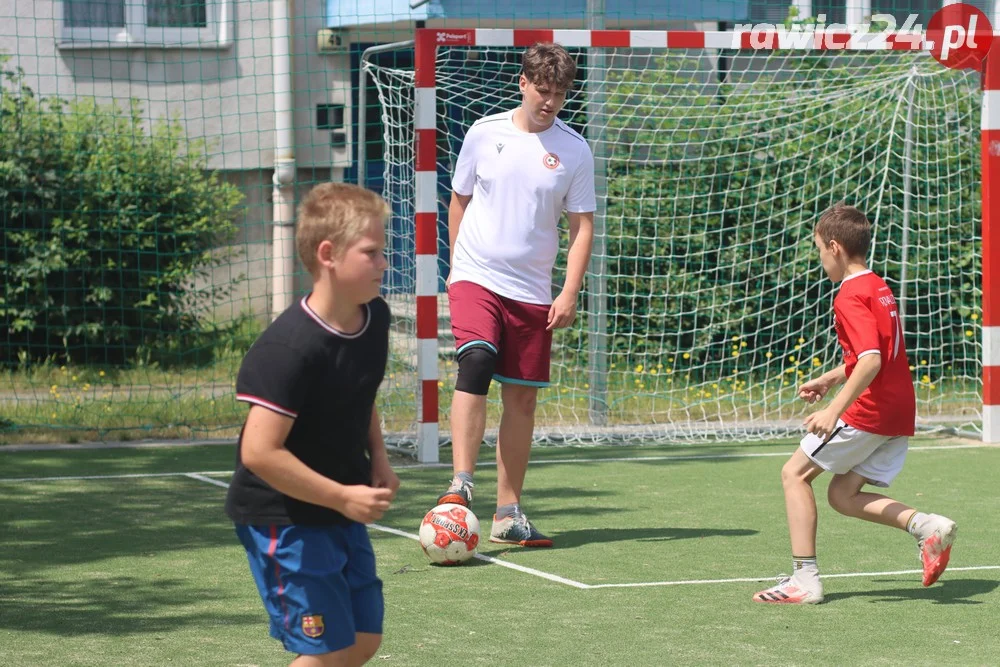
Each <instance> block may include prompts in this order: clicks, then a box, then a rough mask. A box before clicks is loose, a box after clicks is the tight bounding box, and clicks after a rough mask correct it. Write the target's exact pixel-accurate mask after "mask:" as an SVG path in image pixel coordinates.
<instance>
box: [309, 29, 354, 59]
mask: <svg viewBox="0 0 1000 667" xmlns="http://www.w3.org/2000/svg"><path fill="white" fill-rule="evenodd" d="M316 48H317V49H318V50H319V52H320V53H328V54H335V53H347V48H348V44H347V35H346V34H345V33H344V31H343V30H338V29H336V28H321V29H320V30H319V32H317V33H316Z"/></svg>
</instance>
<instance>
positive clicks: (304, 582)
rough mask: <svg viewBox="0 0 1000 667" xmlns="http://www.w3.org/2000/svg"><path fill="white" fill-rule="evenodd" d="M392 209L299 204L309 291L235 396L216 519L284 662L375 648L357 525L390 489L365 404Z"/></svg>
mask: <svg viewBox="0 0 1000 667" xmlns="http://www.w3.org/2000/svg"><path fill="white" fill-rule="evenodd" d="M388 215H389V208H388V206H387V205H386V203H385V202H384V201H383V200H382V199H381V198H380V197H379V196H378V195H376V194H374V193H372V192H369V191H368V190H365V189H363V188H359V187H356V186H353V185H345V184H340V183H326V184H323V185H319V186H317V187H315V188H314V189H313V190H312V191H311V192H310V193H309V194H308V195H307V196H306V198H305V200H304V201H303V202H302V205H301V207H300V208H299V215H298V232H297V235H296V243H297V246H298V251H299V256H300V257H301V259H302V262H303V263H304V264H305V266H306V268H308V269H309V272H310V274H311V275H312V278H313V290H312V293H310V294H309V295H308V296H306V297H305V298H303V299H302V300H301V301H299V302H297V303H295V304H293V305H292V306H291V307H290V308H288V309H287V310H286V311H285V312H283V313H282V314H281V315H280V316H279V317H278V318H277V319H276V320H275V321H274V322H273V323H271V325H270V326H269V327H268V328H267V330H265V331H264V333H263V334H261V336H260V338H258V339H257V341H256V342H255V343H254V344H253V346H252V347H251V348H250V350H249V351H248V352H247V355H246V357H245V358H244V359H243V364H242V366H241V367H240V372H239V376H238V379H237V382H236V398H237V400H240V401H244V402H246V403H249V404H250V412H249V414H248V415H247V419H246V422H245V423H244V425H243V430H242V432H241V433H240V440H239V448H238V453H237V462H236V473H235V475H234V476H233V481H232V484H230V487H229V493H228V495H227V497H226V514H228V515H229V517H230V518H231V519H232V520H233V521H234V522H235V524H236V533H237V535H238V536H239V538H240V541H241V542H242V543H243V546H244V547H245V548H246V551H247V557H248V559H249V561H250V570H251V572H252V573H253V577H254V581H255V582H256V584H257V589H258V591H259V592H260V596H261V599H262V600H263V602H264V606H265V607H266V608H267V611H268V614H269V615H270V618H271V636H273V637H274V638H275V639H278V640H280V641H281V642H282V643H283V644H284V646H285V649H287V650H288V651H291V652H293V653H296V654H298V656H297V657H296V658H295V660H293V661H292V664H293V665H296V666H299V667H304V666H305V665H341V664H343V665H360V664H362V663H364V662H366V661H368V660H369V659H370V658H371V657H372V656H374V655H375V652H376V651H377V650H378V647H379V644H380V643H381V639H382V617H383V612H384V603H383V598H382V582H381V580H380V579H379V578H378V576H376V574H375V555H374V553H373V551H372V546H371V542H370V541H369V539H368V532H367V529H366V528H365V525H364V524H366V523H371V522H372V521H375V520H377V519H379V518H381V517H382V515H383V513H384V512H385V511H386V510H387V509H388V508H389V503H390V502H391V501H392V499H393V497H394V496H395V494H396V489H397V488H398V487H399V479H398V478H397V477H396V474H395V473H394V472H393V471H392V467H391V466H390V464H389V458H388V456H387V454H386V451H385V442H384V440H383V438H382V430H381V426H380V422H379V417H378V413H377V411H376V409H375V396H376V393H377V391H378V387H379V385H380V384H381V382H382V377H383V376H384V374H385V365H386V360H387V357H388V350H389V308H388V305H387V304H386V303H385V301H383V300H382V299H381V298H379V287H380V285H381V282H382V274H383V272H384V271H385V268H386V260H385V255H384V250H385V220H386V219H387V218H388Z"/></svg>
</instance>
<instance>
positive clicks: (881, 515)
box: [827, 471, 916, 530]
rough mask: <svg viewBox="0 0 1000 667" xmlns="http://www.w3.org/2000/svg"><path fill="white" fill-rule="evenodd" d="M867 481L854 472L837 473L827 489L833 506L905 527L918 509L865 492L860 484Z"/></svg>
mask: <svg viewBox="0 0 1000 667" xmlns="http://www.w3.org/2000/svg"><path fill="white" fill-rule="evenodd" d="M867 483H868V480H866V479H865V478H864V477H862V476H861V475H859V474H858V473H856V472H854V471H850V472H846V473H844V474H843V475H834V477H833V480H831V481H830V489H829V491H828V492H827V497H828V499H829V500H830V506H831V507H833V509H835V510H837V511H838V512H840V513H841V514H845V515H847V516H852V517H855V518H857V519H864V520H865V521H871V522H872V523H879V524H882V525H883V526H894V527H896V528H899V529H900V530H906V524H907V522H909V520H910V517H911V516H913V513H914V512H915V511H916V510H914V509H913V508H912V507H909V506H908V505H904V504H903V503H901V502H899V501H897V500H893V499H892V498H888V497H886V496H883V495H882V494H880V493H867V492H865V493H862V491H861V487H863V486H864V485H865V484H867Z"/></svg>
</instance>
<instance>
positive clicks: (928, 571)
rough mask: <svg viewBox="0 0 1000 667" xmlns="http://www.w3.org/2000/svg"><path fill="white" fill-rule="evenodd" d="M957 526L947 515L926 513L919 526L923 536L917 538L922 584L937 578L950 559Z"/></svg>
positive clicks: (927, 584) (928, 584)
mask: <svg viewBox="0 0 1000 667" xmlns="http://www.w3.org/2000/svg"><path fill="white" fill-rule="evenodd" d="M957 532H958V526H957V525H956V524H955V522H954V521H952V520H951V519H949V518H948V517H944V516H941V515H940V514H928V515H927V520H926V521H925V522H924V525H922V526H920V534H921V535H922V536H923V537H920V538H918V539H917V545H918V546H919V547H920V562H921V563H923V566H924V586H930V585H931V584H933V583H934V582H935V581H937V580H938V577H940V576H941V575H942V574H943V573H944V570H945V568H946V567H948V561H949V560H951V545H952V543H954V542H955V534H956V533H957Z"/></svg>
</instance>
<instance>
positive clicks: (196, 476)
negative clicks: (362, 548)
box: [0, 445, 1000, 590]
mask: <svg viewBox="0 0 1000 667" xmlns="http://www.w3.org/2000/svg"><path fill="white" fill-rule="evenodd" d="M973 447H974V446H973ZM967 448H968V446H965V445H959V446H958V447H922V448H919V449H924V450H926V449H967ZM914 449H917V448H914ZM772 455H775V454H773V453H767V454H762V455H761V456H772ZM734 456H740V457H746V456H752V455H734ZM725 457H726V458H729V456H725ZM664 458H666V457H642V458H640V459H635V458H622V459H617V460H618V461H634V460H649V459H653V460H663V459H664ZM673 458H682V459H686V458H688V457H673ZM700 458H704V457H700ZM719 458H721V457H719ZM607 460H609V459H592V460H590V461H594V462H596V461H607ZM549 462H550V463H551V462H553V461H549ZM567 462H579V460H577V459H574V460H570V461H567ZM228 474H230V471H210V472H204V473H135V474H127V475H85V476H77V477H25V478H11V479H0V482H36V481H53V480H90V479H135V478H144V477H152V478H159V477H181V476H183V477H188V478H190V479H193V480H196V481H199V482H203V483H206V484H211V485H213V486H218V487H221V488H229V484H227V483H226V482H223V481H220V480H217V479H211V478H210V477H207V475H228ZM370 526H371V528H373V529H375V530H378V531H381V532H384V533H389V534H390V535H396V536H398V537H405V538H407V539H411V540H416V541H419V539H420V538H419V537H418V536H417V535H414V534H413V533H407V532H406V531H402V530H397V529H396V528H389V527H388V526H382V525H380V524H374V523H373V524H370ZM476 558H478V559H480V560H483V561H486V562H487V563H492V564H494V565H499V566H500V567H506V568H509V569H511V570H516V571H518V572H523V573H525V574H530V575H532V576H536V577H540V578H542V579H546V580H548V581H552V582H555V583H559V584H564V585H566V586H571V587H573V588H577V589H580V590H591V589H598V588H650V587H656V586H685V585H695V584H732V583H750V582H760V581H769V580H771V579H774V575H768V576H760V577H738V578H733V579H680V580H676V581H649V582H637V583H622V584H584V583H581V582H579V581H574V580H572V579H567V578H565V577H560V576H558V575H555V574H550V573H548V572H543V571H541V570H536V569H534V568H530V567H525V566H523V565H518V564H516V563H510V562H508V561H504V560H500V559H498V558H493V557H492V556H484V555H482V554H476ZM972 570H1000V565H978V566H970V567H951V568H948V571H949V572H963V571H972ZM921 573H922V570H895V571H890V572H848V573H841V574H824V575H820V576H821V578H824V579H834V578H844V577H880V576H896V575H904V574H921Z"/></svg>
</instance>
